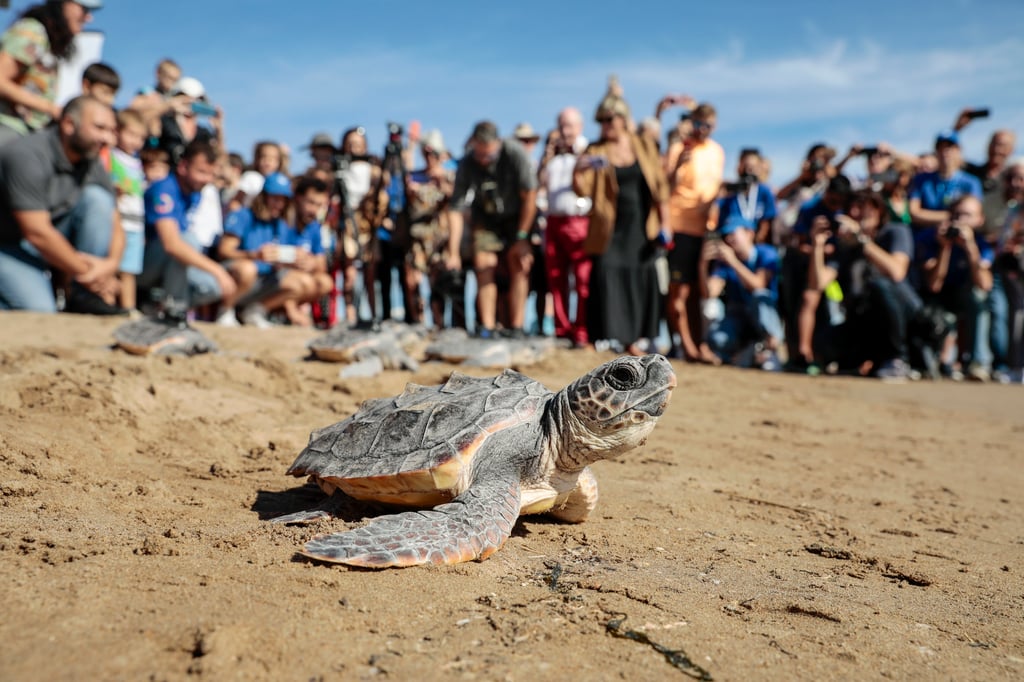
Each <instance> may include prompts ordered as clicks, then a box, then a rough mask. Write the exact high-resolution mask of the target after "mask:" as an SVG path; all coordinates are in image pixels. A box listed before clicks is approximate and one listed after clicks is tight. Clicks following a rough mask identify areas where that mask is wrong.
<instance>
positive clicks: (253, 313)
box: [240, 303, 274, 329]
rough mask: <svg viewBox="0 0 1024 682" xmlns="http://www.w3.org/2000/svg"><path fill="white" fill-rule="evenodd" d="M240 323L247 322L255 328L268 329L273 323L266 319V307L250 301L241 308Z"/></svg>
mask: <svg viewBox="0 0 1024 682" xmlns="http://www.w3.org/2000/svg"><path fill="white" fill-rule="evenodd" d="M240 317H241V320H242V324H247V325H250V326H252V327H256V328H257V329H270V328H271V327H273V326H274V325H273V324H271V322H270V320H268V319H267V309H266V308H264V307H263V306H262V305H260V304H259V303H250V304H249V305H247V306H245V308H243V309H242V314H241V316H240Z"/></svg>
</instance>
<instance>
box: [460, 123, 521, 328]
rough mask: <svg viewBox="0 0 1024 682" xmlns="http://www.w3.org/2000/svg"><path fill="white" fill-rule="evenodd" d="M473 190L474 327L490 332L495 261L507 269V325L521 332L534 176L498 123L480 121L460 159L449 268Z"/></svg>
mask: <svg viewBox="0 0 1024 682" xmlns="http://www.w3.org/2000/svg"><path fill="white" fill-rule="evenodd" d="M470 190H472V191H473V205H472V208H471V209H470V228H471V230H472V234H473V271H474V273H475V274H476V281H477V311H478V313H479V315H480V318H479V319H478V320H477V331H478V334H479V335H480V336H482V337H488V336H491V335H493V334H494V327H495V325H496V324H497V308H498V287H497V282H496V275H497V271H498V269H499V265H505V266H506V267H507V268H508V278H509V294H508V326H509V328H510V330H509V331H510V332H511V333H512V334H513V335H522V329H523V324H524V322H525V318H526V298H527V296H528V295H529V291H530V268H531V267H532V266H533V253H532V249H531V247H530V228H531V227H532V225H533V219H534V216H535V215H536V212H537V178H536V176H535V175H534V172H533V167H532V165H531V163H530V158H529V156H527V154H526V150H524V149H523V147H522V145H520V144H519V143H518V142H516V141H515V140H502V139H501V138H500V137H499V136H498V129H497V127H496V126H495V125H494V124H493V123H491V122H490V121H481V122H480V123H477V124H476V127H474V128H473V134H472V136H471V137H470V140H469V153H467V154H466V156H464V157H463V158H462V160H461V161H459V169H458V171H457V172H456V174H455V189H454V193H453V194H452V198H451V202H450V204H449V210H448V221H449V222H448V224H449V239H448V253H447V255H446V258H445V262H446V266H447V267H448V269H449V270H459V269H461V267H462V262H461V259H460V257H459V245H460V244H461V242H462V230H463V218H462V212H463V210H464V209H465V207H466V196H467V194H468V193H469V191H470Z"/></svg>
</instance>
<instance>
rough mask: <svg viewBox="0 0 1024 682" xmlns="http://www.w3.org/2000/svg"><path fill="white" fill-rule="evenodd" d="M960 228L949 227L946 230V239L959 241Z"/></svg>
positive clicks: (956, 226) (955, 226)
mask: <svg viewBox="0 0 1024 682" xmlns="http://www.w3.org/2000/svg"><path fill="white" fill-rule="evenodd" d="M961 234H962V233H961V232H960V227H959V226H958V225H950V226H949V227H947V228H946V239H948V240H950V241H952V240H954V239H960V235H961Z"/></svg>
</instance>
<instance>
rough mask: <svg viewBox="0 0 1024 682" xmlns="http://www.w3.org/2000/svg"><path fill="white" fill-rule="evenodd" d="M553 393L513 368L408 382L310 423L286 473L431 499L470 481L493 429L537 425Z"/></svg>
mask: <svg viewBox="0 0 1024 682" xmlns="http://www.w3.org/2000/svg"><path fill="white" fill-rule="evenodd" d="M552 395H554V394H553V393H552V392H551V391H549V390H548V389H547V388H545V387H544V386H543V385H541V384H540V383H538V382H536V381H534V380H533V379H530V378H529V377H526V376H524V375H522V374H520V373H519V372H515V371H512V370H506V371H505V372H503V373H502V374H500V375H498V376H496V377H487V378H476V377H470V376H466V375H464V374H460V373H458V372H455V373H453V374H452V375H451V378H450V379H449V380H448V381H447V382H446V383H444V384H441V385H438V386H419V385H417V384H409V385H408V386H406V389H405V391H404V392H403V393H402V394H401V395H399V396H397V397H392V398H381V399H377V400H370V401H367V402H365V403H363V405H362V406H361V407H360V409H359V411H358V412H356V413H355V414H354V415H352V416H351V417H349V418H348V419H345V420H343V421H340V422H338V423H336V424H333V425H331V426H328V427H326V428H323V429H320V430H318V431H314V432H313V433H312V434H311V436H310V439H309V444H308V445H307V446H306V448H305V449H304V450H303V451H302V452H301V453H299V456H298V457H297V458H296V460H295V462H294V463H293V464H292V466H291V467H290V468H289V469H288V473H289V474H292V475H293V476H305V475H310V476H312V477H313V478H314V479H316V480H317V481H318V482H319V483H320V485H321V487H323V488H324V489H325V490H327V491H328V492H330V491H332V490H333V489H335V488H340V489H341V490H342V491H344V492H345V493H347V494H348V495H351V496H352V497H355V498H358V499H362V500H375V501H379V502H387V503H392V504H403V505H414V506H434V505H436V504H440V503H442V502H445V501H447V500H450V499H452V498H453V497H455V496H456V495H458V494H459V493H460V492H462V490H464V489H465V488H466V487H467V486H468V483H469V481H470V478H471V473H472V470H473V463H474V460H476V461H477V462H479V461H480V459H481V457H486V454H482V453H486V452H487V447H486V445H487V444H488V442H489V441H492V439H493V440H495V441H496V440H498V439H494V437H495V435H496V434H499V433H501V432H503V431H505V430H506V429H511V428H515V427H518V426H524V425H534V426H535V425H538V424H539V421H540V416H541V414H543V412H544V406H545V405H546V404H547V402H548V401H549V400H550V399H551V397H552ZM492 442H493V441H492ZM524 442H525V441H524ZM534 442H535V441H534ZM531 447H532V446H531ZM525 454H526V456H528V457H529V456H530V455H532V454H533V453H525ZM537 454H539V453H537Z"/></svg>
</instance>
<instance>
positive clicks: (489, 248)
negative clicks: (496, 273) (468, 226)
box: [473, 225, 509, 253]
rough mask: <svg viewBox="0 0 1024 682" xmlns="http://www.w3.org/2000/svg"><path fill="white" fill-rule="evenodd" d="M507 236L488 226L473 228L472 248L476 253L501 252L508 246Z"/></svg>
mask: <svg viewBox="0 0 1024 682" xmlns="http://www.w3.org/2000/svg"><path fill="white" fill-rule="evenodd" d="M508 245H509V243H508V237H507V236H506V235H504V234H502V233H501V232H499V231H498V230H495V229H492V228H490V227H483V226H480V225H478V226H476V227H474V228H473V250H474V252H476V253H480V252H483V253H501V252H502V251H504V250H505V249H506V248H508Z"/></svg>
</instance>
